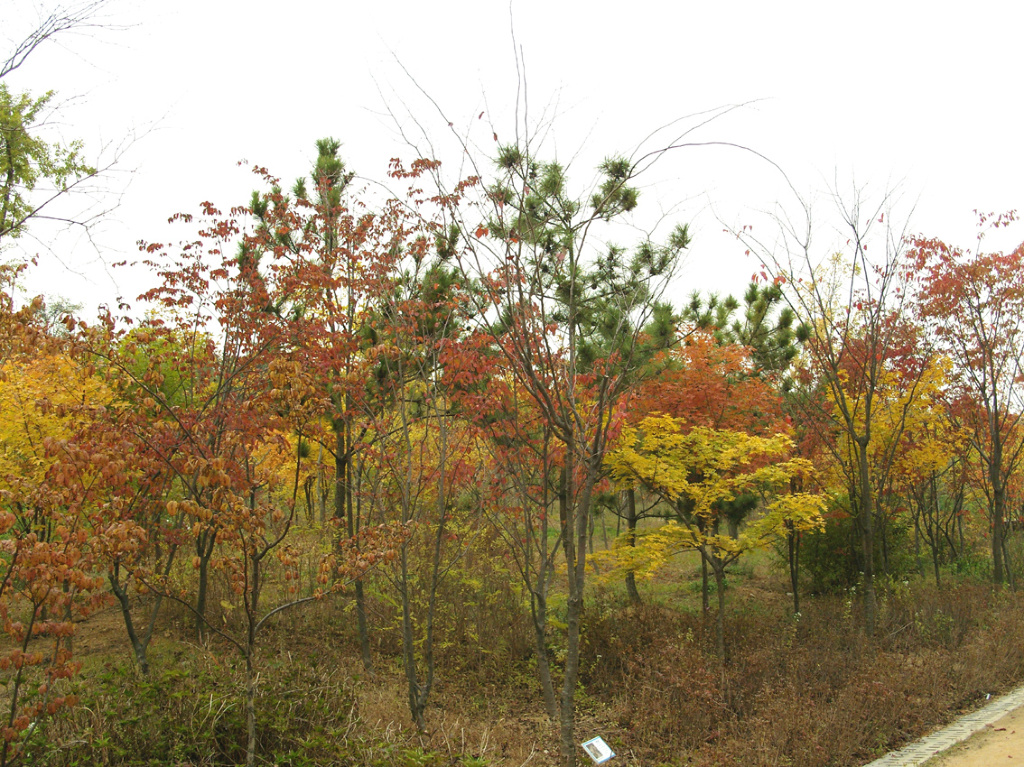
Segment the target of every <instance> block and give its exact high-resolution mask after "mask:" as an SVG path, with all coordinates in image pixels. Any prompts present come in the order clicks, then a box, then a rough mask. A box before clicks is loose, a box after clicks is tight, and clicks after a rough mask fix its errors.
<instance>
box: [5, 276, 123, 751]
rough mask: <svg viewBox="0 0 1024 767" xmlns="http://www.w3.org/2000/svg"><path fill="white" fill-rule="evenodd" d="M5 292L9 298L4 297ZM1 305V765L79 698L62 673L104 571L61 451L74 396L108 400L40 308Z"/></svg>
mask: <svg viewBox="0 0 1024 767" xmlns="http://www.w3.org/2000/svg"><path fill="white" fill-rule="evenodd" d="M6 298H7V297H6V296H5V299H6ZM3 304H4V305H3V308H2V309H0V313H2V317H0V325H2V326H3V328H4V331H5V332H4V348H3V361H2V363H0V415H2V419H0V420H2V423H3V429H4V433H3V447H2V450H0V530H2V536H0V550H2V552H3V556H2V557H0V620H2V625H3V631H4V632H5V634H6V636H7V639H8V642H7V648H6V649H5V651H4V652H3V654H2V656H0V675H2V677H3V680H4V685H5V688H6V696H5V700H4V717H3V721H2V724H0V764H4V765H6V764H13V763H15V762H16V761H18V759H19V758H20V755H21V753H22V747H23V740H24V737H25V735H26V734H27V733H28V732H29V731H30V727H31V725H32V722H33V721H38V720H40V719H42V718H44V717H46V716H49V715H52V714H54V713H55V712H56V711H57V710H59V709H60V708H62V707H63V706H64V705H66V704H70V703H72V702H73V700H74V699H73V696H71V697H68V696H65V695H62V694H61V693H60V688H59V680H61V679H65V678H67V677H70V676H71V675H73V674H74V673H75V671H76V670H77V667H78V664H76V663H75V662H74V660H73V657H72V644H71V642H72V637H73V635H74V633H75V626H74V622H73V621H74V619H75V618H81V617H83V616H85V615H87V614H88V613H89V612H90V611H92V610H93V609H95V608H96V607H98V606H99V605H100V604H101V602H102V594H101V590H100V589H101V586H102V583H103V581H102V578H99V577H97V575H96V562H95V559H94V557H93V552H92V551H91V550H90V547H89V545H88V542H89V538H90V528H89V525H88V521H87V516H86V514H85V513H84V508H83V507H84V505H85V501H86V499H84V498H83V497H82V495H81V493H80V492H79V491H78V488H77V487H76V485H75V483H74V482H72V481H70V479H69V478H68V477H67V475H66V473H65V472H64V471H63V467H62V465H61V462H60V461H59V460H57V459H56V458H55V454H57V453H59V451H60V444H61V443H62V442H63V441H64V440H66V439H68V438H70V437H71V436H72V435H73V434H74V432H75V431H76V428H77V423H76V417H75V416H76V413H77V411H76V408H75V405H76V403H77V402H80V401H82V400H83V399H84V400H86V401H88V402H89V403H90V405H91V406H92V407H96V408H102V407H103V406H104V405H105V404H106V403H108V402H109V392H107V391H106V390H105V388H104V386H103V384H102V382H101V381H100V380H99V379H98V378H97V377H96V376H94V375H92V373H91V371H90V369H89V366H88V365H85V364H82V363H81V360H78V359H75V358H74V357H72V356H69V354H68V352H67V349H66V348H64V347H63V344H60V343H56V342H54V339H52V338H48V337H47V336H46V334H45V333H43V332H40V327H39V323H40V319H39V315H40V313H41V308H42V305H41V303H40V302H38V301H37V302H34V303H33V304H32V305H31V306H30V307H27V308H26V309H23V310H20V311H18V312H10V311H9V308H10V303H9V300H5V301H4V302H3Z"/></svg>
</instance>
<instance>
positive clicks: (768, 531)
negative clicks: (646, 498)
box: [607, 415, 823, 658]
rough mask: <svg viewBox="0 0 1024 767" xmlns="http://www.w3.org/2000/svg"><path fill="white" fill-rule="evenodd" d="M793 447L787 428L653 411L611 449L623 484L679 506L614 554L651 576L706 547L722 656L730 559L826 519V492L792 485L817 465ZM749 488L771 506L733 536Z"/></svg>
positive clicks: (704, 553)
mask: <svg viewBox="0 0 1024 767" xmlns="http://www.w3.org/2000/svg"><path fill="white" fill-rule="evenodd" d="M792 447H793V444H792V442H791V441H790V439H789V438H788V437H786V436H785V435H783V434H775V435H773V436H770V437H760V436H754V435H751V434H746V433H744V432H741V431H733V430H729V429H715V428H709V427H706V426H695V427H693V428H687V426H686V424H685V422H684V421H683V420H682V419H678V418H674V417H672V416H668V415H651V416H648V417H646V418H644V419H643V420H642V421H640V423H639V424H637V426H636V427H635V428H634V427H627V428H624V429H623V432H622V435H621V437H620V438H619V440H618V442H617V444H616V446H615V448H614V449H613V450H612V451H611V452H609V454H608V458H607V461H608V465H609V468H610V470H611V474H612V477H613V479H614V480H615V481H616V482H617V483H618V484H620V485H622V486H632V485H635V484H637V483H641V484H642V485H643V486H644V487H645V488H647V489H648V490H649V491H651V492H653V493H656V494H658V495H660V496H661V497H663V498H664V499H665V500H666V501H667V502H668V503H670V504H671V505H672V506H673V507H674V508H675V509H676V510H677V513H676V520H674V521H672V522H670V523H669V524H668V525H665V526H663V527H660V528H657V529H656V530H654V531H651V532H649V533H647V534H645V535H643V536H641V537H640V539H639V542H638V544H637V545H636V546H635V547H622V546H620V547H618V549H617V550H616V553H615V556H614V558H615V559H617V560H618V565H619V566H620V567H628V568H630V569H633V570H634V571H639V572H640V573H642V574H643V575H650V574H652V573H653V572H654V571H655V570H656V569H657V568H659V567H660V566H661V565H663V564H664V562H665V560H666V559H667V558H668V557H669V556H671V555H672V554H674V553H677V552H679V551H685V550H697V551H699V552H700V554H701V558H702V560H703V561H704V562H707V563H708V565H710V567H711V569H712V572H713V573H714V577H715V586H716V591H717V595H718V614H717V621H716V637H717V643H718V651H719V655H720V657H722V658H725V657H726V654H725V651H726V647H725V622H724V621H725V568H726V566H727V565H729V564H730V563H731V562H734V561H735V560H737V559H738V558H739V557H740V556H742V555H743V554H744V553H746V552H748V551H750V550H751V549H754V548H758V547H761V546H765V545H767V544H769V543H771V542H773V541H774V540H777V539H782V538H785V537H786V535H787V532H788V530H789V528H790V527H796V528H797V529H800V530H804V531H806V530H813V529H816V528H818V527H820V526H821V524H822V518H821V508H822V506H823V498H822V497H821V496H819V495H813V494H809V493H791V492H789V485H790V482H791V480H792V479H793V478H794V477H798V476H801V475H807V474H809V473H810V472H811V465H810V464H809V463H808V462H807V461H805V460H803V459H799V458H789V453H790V451H791V450H792ZM748 493H756V494H758V496H759V497H760V499H761V501H762V503H763V508H764V513H763V514H762V515H761V516H760V517H758V518H757V519H756V520H753V521H751V522H750V523H749V524H748V525H747V526H746V528H745V529H744V530H743V532H742V533H740V534H738V535H737V536H735V537H734V536H732V535H729V534H728V533H727V532H724V531H723V530H722V527H723V526H724V524H725V523H726V522H727V514H728V510H729V506H730V504H733V503H735V502H737V501H738V500H740V499H741V498H742V497H743V496H744V495H745V494H748ZM787 522H788V523H789V524H788V525H787Z"/></svg>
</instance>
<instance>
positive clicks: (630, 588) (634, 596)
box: [626, 488, 641, 605]
mask: <svg viewBox="0 0 1024 767" xmlns="http://www.w3.org/2000/svg"><path fill="white" fill-rule="evenodd" d="M626 535H627V536H629V537H628V538H627V541H628V542H629V545H630V546H636V491H635V490H634V489H633V488H629V489H628V490H626ZM626 594H628V595H629V601H630V602H632V603H633V604H634V605H639V604H641V600H640V592H639V591H637V588H636V575H635V574H634V573H633V571H632V570H630V571H629V572H628V573H626Z"/></svg>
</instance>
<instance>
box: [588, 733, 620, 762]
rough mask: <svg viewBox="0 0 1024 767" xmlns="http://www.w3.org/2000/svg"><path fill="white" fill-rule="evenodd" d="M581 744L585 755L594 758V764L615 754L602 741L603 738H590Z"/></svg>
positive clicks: (605, 760)
mask: <svg viewBox="0 0 1024 767" xmlns="http://www.w3.org/2000/svg"><path fill="white" fill-rule="evenodd" d="M581 745H582V746H583V750H584V751H586V752H587V756H589V757H590V758H591V759H593V760H594V764H604V763H605V762H607V761H608V760H609V759H611V758H612V757H613V756H615V752H614V751H612V750H611V748H609V747H608V744H607V743H605V742H604V738H591V739H590V740H588V741H586V742H585V743H582V744H581Z"/></svg>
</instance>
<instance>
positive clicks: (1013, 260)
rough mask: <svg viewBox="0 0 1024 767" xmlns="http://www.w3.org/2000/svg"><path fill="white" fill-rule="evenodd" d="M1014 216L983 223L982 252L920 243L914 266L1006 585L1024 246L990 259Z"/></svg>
mask: <svg viewBox="0 0 1024 767" xmlns="http://www.w3.org/2000/svg"><path fill="white" fill-rule="evenodd" d="M1015 219H1016V215H1015V214H1014V213H1012V212H1010V213H1005V214H1002V215H979V217H978V238H977V245H976V247H975V249H974V250H964V249H961V248H957V247H954V246H950V245H947V244H946V243H944V242H942V241H941V240H938V239H934V238H926V237H916V238H914V239H913V240H912V250H911V253H910V255H911V258H912V259H913V263H914V266H915V268H916V270H917V271H918V272H919V274H920V284H919V288H918V294H917V299H918V303H919V307H920V313H921V316H922V317H923V319H924V321H925V322H927V323H928V327H929V330H931V331H932V332H933V333H934V334H935V336H936V337H937V339H938V340H939V343H940V344H941V346H942V349H943V351H944V352H945V353H946V354H948V355H949V357H950V359H951V360H953V363H954V371H953V383H954V384H955V386H956V392H957V396H958V397H959V398H961V399H962V400H963V401H965V402H970V403H973V404H974V405H975V407H973V408H972V407H963V408H960V410H961V412H962V413H963V417H964V425H965V427H966V428H967V429H968V431H969V432H970V434H971V440H972V443H973V446H974V450H975V452H976V455H977V457H978V459H979V460H980V461H981V462H982V464H983V466H984V468H985V472H984V479H985V480H986V493H987V495H988V505H989V520H990V525H991V529H992V538H991V551H992V578H993V580H994V581H995V582H996V583H1002V582H1003V580H1004V579H1005V577H1006V575H1005V559H1004V548H1005V542H1004V538H1005V531H1006V519H1007V516H1008V502H1007V492H1008V487H1009V485H1010V482H1011V478H1012V477H1013V476H1014V474H1015V473H1016V472H1017V471H1018V470H1019V468H1020V465H1021V458H1022V456H1024V442H1022V441H1021V440H1020V439H1016V438H1014V436H1013V435H1014V432H1016V431H1017V430H1018V428H1019V426H1020V423H1021V418H1022V417H1024V396H1022V395H1024V389H1022V388H1021V385H1020V384H1021V373H1022V363H1024V345H1022V337H1024V336H1022V330H1024V326H1022V317H1024V276H1022V275H1024V245H1021V246H1018V247H1017V248H1016V249H1015V250H1013V251H1012V252H1010V253H1005V254H1004V253H998V252H996V253H986V252H983V251H982V243H983V239H984V236H985V234H986V233H987V232H988V231H989V230H990V229H999V228H1001V227H1006V226H1008V225H1010V224H1011V223H1013V221H1015Z"/></svg>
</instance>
